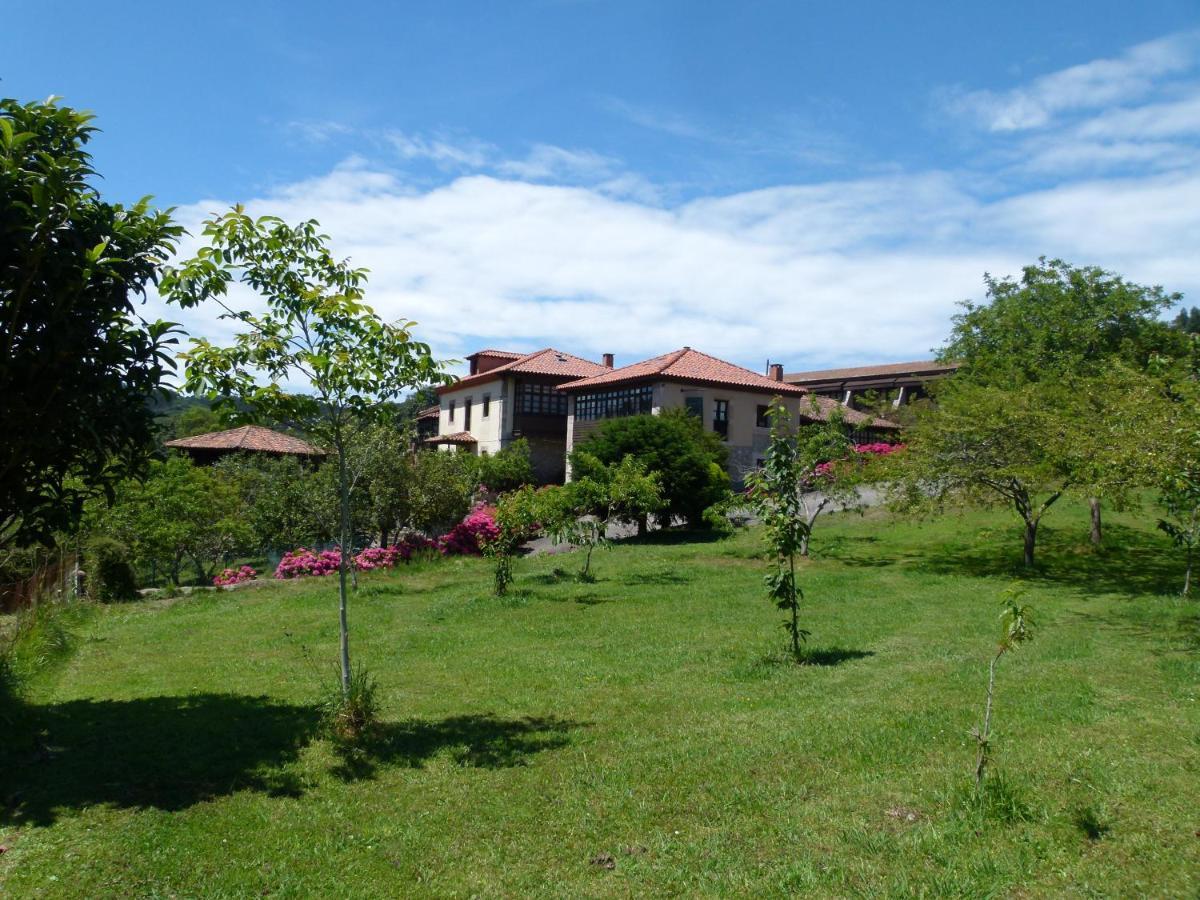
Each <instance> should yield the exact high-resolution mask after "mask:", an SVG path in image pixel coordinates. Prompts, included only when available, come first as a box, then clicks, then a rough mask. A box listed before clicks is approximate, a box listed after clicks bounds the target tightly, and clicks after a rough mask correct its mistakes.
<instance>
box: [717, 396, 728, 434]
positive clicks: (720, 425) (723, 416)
mask: <svg viewBox="0 0 1200 900" xmlns="http://www.w3.org/2000/svg"><path fill="white" fill-rule="evenodd" d="M713 431H715V432H716V433H717V434H719V435H721V437H726V436H727V435H728V434H729V401H728V400H714V401H713Z"/></svg>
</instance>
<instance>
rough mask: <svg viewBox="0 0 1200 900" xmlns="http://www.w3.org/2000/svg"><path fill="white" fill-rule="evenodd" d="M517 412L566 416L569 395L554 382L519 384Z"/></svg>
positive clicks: (531, 414) (527, 414)
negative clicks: (553, 383)
mask: <svg viewBox="0 0 1200 900" xmlns="http://www.w3.org/2000/svg"><path fill="white" fill-rule="evenodd" d="M517 412H518V413H520V414H521V415H526V416H565V415H566V414H567V395H566V394H564V393H563V392H562V391H560V390H558V389H557V388H556V387H555V386H554V385H552V384H530V383H527V382H522V383H521V384H519V385H517Z"/></svg>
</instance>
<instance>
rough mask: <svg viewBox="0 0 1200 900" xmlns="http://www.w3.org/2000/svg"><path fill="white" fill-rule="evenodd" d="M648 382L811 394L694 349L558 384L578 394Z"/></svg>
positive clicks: (757, 391)
mask: <svg viewBox="0 0 1200 900" xmlns="http://www.w3.org/2000/svg"><path fill="white" fill-rule="evenodd" d="M648 380H666V381H680V382H685V383H687V384H703V385H711V386H714V387H730V388H737V389H738V390H743V391H751V392H754V393H759V394H789V395H793V396H795V395H801V394H807V393H808V391H806V390H805V389H804V388H802V387H797V386H796V385H794V384H787V383H785V382H782V381H775V380H774V379H772V378H768V377H767V376H765V375H759V374H758V373H757V372H752V371H750V370H749V369H743V368H742V367H741V366H735V365H734V364H733V363H730V362H726V361H725V360H723V359H717V357H715V356H709V355H708V354H707V353H701V352H700V351H699V350H693V349H692V348H691V347H684V348H682V349H681V350H675V351H674V352H672V353H664V354H663V355H662V356H655V357H653V358H651V359H647V360H643V361H642V362H636V363H632V364H631V365H628V366H622V367H621V368H619V369H606V370H605V371H604V372H603V373H602V374H599V375H594V376H592V377H590V378H582V379H580V380H578V381H572V382H570V383H568V384H563V385H559V390H560V391H567V392H569V393H577V392H579V391H589V390H594V389H600V388H609V387H618V386H620V385H623V384H632V383H634V382H640V381H648Z"/></svg>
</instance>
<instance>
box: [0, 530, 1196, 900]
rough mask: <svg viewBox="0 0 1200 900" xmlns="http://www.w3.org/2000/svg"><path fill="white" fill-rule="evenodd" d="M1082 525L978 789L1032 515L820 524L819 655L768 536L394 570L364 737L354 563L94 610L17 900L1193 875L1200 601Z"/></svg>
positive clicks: (39, 707)
mask: <svg viewBox="0 0 1200 900" xmlns="http://www.w3.org/2000/svg"><path fill="white" fill-rule="evenodd" d="M1084 512H1085V511H1084V510H1082V509H1075V508H1068V509H1063V510H1061V511H1059V510H1056V512H1055V515H1054V517H1053V519H1052V520H1051V521H1050V522H1049V523H1048V525H1049V527H1048V528H1047V529H1046V531H1045V533H1044V537H1043V538H1042V542H1043V548H1042V563H1041V568H1039V570H1038V571H1037V572H1036V573H1034V575H1033V576H1032V577H1029V578H1027V579H1026V587H1027V592H1028V594H1027V602H1029V603H1030V604H1031V605H1032V606H1033V607H1034V608H1035V609H1036V611H1037V613H1038V622H1039V625H1040V630H1039V633H1038V636H1037V638H1036V639H1035V640H1034V641H1033V642H1032V643H1031V644H1030V645H1028V646H1027V647H1024V648H1022V649H1021V651H1020V652H1018V653H1015V654H1012V655H1011V657H1006V658H1005V660H1004V661H1003V663H1002V665H1001V667H1000V670H999V673H998V678H997V699H996V713H995V722H994V725H995V743H994V750H995V752H994V756H993V769H992V771H994V772H995V775H996V777H995V778H994V779H992V780H991V782H990V783H989V788H988V791H987V792H986V794H985V795H984V796H982V797H978V796H976V795H975V794H974V793H973V791H972V790H971V773H972V769H973V763H974V749H973V742H972V740H971V737H970V735H969V730H970V728H971V727H972V725H974V724H976V722H977V721H978V718H979V716H980V714H981V706H982V700H983V691H984V687H985V681H984V679H985V677H986V661H987V657H988V655H989V653H990V652H991V649H992V647H993V644H994V641H995V638H996V629H997V620H996V616H997V614H998V612H999V595H1000V592H1001V590H1002V589H1003V588H1004V587H1006V586H1008V585H1009V584H1010V583H1011V582H1012V579H1013V577H1014V576H1015V575H1018V574H1020V573H1019V572H1018V570H1017V569H1015V568H1014V564H1015V563H1016V562H1017V560H1018V558H1019V552H1020V545H1019V533H1018V531H1017V529H1016V528H1015V526H1014V523H1013V522H1012V521H1010V520H1009V518H1007V517H1005V516H1003V515H1001V514H987V513H971V514H968V515H964V516H952V517H947V518H944V519H940V520H935V521H931V522H920V523H913V522H904V521H893V520H890V519H889V518H887V516H886V515H885V514H883V513H878V512H876V513H871V514H869V515H868V516H867V517H866V518H860V517H857V516H848V517H841V516H839V517H833V518H831V519H830V520H829V523H828V525H826V526H825V527H823V528H822V529H820V530H819V531H818V532H817V535H816V538H815V540H814V554H815V557H814V559H813V560H811V561H810V562H808V563H807V564H805V565H804V567H803V573H802V583H803V585H804V589H805V591H806V600H805V605H804V611H803V625H804V626H805V627H806V628H808V629H810V630H811V631H812V633H813V637H812V639H811V640H810V646H811V649H812V660H811V661H812V663H813V664H811V665H805V666H796V665H794V664H793V663H792V662H791V661H790V660H789V658H788V656H787V653H786V652H785V638H786V635H785V632H784V630H783V629H782V627H780V625H781V622H782V615H783V614H782V613H780V612H779V611H777V610H775V609H774V608H773V607H772V606H771V605H770V603H769V602H768V601H767V600H766V599H765V597H764V589H763V587H762V579H761V576H762V574H763V573H764V570H765V566H764V562H763V560H762V559H761V552H762V547H761V542H760V540H759V537H758V536H757V535H756V534H754V533H753V532H751V533H746V534H741V535H738V536H736V537H734V538H732V539H729V540H724V541H713V540H708V539H699V540H693V539H690V538H689V537H688V536H680V535H668V536H664V537H662V538H659V539H656V540H647V541H645V542H642V543H636V542H635V543H629V544H625V545H622V546H619V547H617V548H615V549H613V550H612V551H609V552H602V553H599V554H597V556H596V558H595V560H594V569H595V573H596V576H597V579H596V581H595V582H594V583H581V582H578V581H575V580H573V579H570V578H563V577H561V576H558V575H556V574H555V569H556V568H563V569H566V570H568V571H570V570H573V567H574V562H575V561H574V560H571V559H568V560H563V559H562V558H559V557H548V558H542V559H531V560H522V561H519V562H518V563H517V567H516V568H517V581H516V583H515V585H514V589H513V592H512V594H511V595H510V596H509V597H507V598H505V600H504V601H502V602H501V601H496V600H494V599H491V598H490V597H489V596H488V591H489V588H490V584H491V578H490V572H489V570H488V568H487V564H486V562H485V561H482V560H465V559H457V560H448V561H445V562H441V563H422V564H420V565H417V566H413V567H409V568H401V569H399V570H397V571H396V572H395V573H390V574H389V573H372V574H370V575H367V576H366V577H364V578H363V579H362V587H361V589H360V591H359V592H358V595H357V596H356V597H355V598H354V599H353V601H352V607H351V624H352V629H353V631H352V642H353V643H352V646H353V650H354V652H355V654H356V659H357V660H359V661H361V662H364V663H366V664H368V665H369V667H370V669H371V671H372V673H373V674H374V676H375V678H376V679H377V680H378V683H379V694H378V697H377V700H378V702H379V704H380V707H381V713H382V716H383V719H384V722H383V725H382V727H381V728H380V729H379V730H378V732H377V733H376V734H374V735H373V737H372V739H371V741H370V743H369V744H368V745H367V746H366V747H365V748H363V749H362V750H361V751H359V752H355V753H349V752H345V751H339V749H338V748H337V747H335V746H334V745H333V744H332V743H331V742H330V741H329V740H327V739H324V738H321V737H320V736H319V721H318V720H319V709H318V703H319V700H320V689H321V683H322V680H323V679H324V678H325V677H326V676H327V675H328V672H325V671H321V672H314V671H313V670H312V667H311V666H310V665H309V663H308V662H307V661H306V654H305V648H307V649H308V651H309V652H311V654H313V655H314V656H315V658H316V659H317V660H320V661H321V663H322V664H324V662H325V661H326V660H328V661H330V663H332V661H333V660H335V659H336V606H335V590H334V585H333V583H332V581H328V580H326V581H308V582H296V583H282V584H267V585H264V586H262V587H251V588H247V589H242V590H237V591H230V592H209V593H205V594H202V595H199V594H198V595H193V596H190V597H186V598H182V599H176V600H173V601H166V600H163V601H151V602H146V603H141V604H124V605H119V606H113V607H109V608H105V609H103V610H100V611H99V612H98V613H97V614H96V615H94V616H92V617H91V618H88V619H86V620H85V621H83V623H82V624H81V626H80V631H79V635H78V640H77V642H76V644H77V646H76V649H75V651H74V653H73V655H72V656H71V657H70V658H69V659H68V660H67V661H66V662H65V663H61V664H58V665H57V666H55V667H54V668H53V670H51V671H49V672H47V673H46V674H44V675H43V676H42V677H40V678H38V679H34V680H33V681H32V682H31V683H30V687H29V691H28V694H27V696H28V703H29V704H30V705H31V707H32V710H31V713H32V714H33V715H34V716H35V717H36V719H37V721H38V722H39V727H40V728H41V729H42V730H43V734H42V739H41V742H40V745H39V747H38V748H37V749H36V750H30V749H29V747H28V746H27V745H25V746H22V747H21V748H20V749H17V748H13V747H10V748H9V750H8V751H7V756H8V758H7V760H0V845H3V846H5V847H7V848H8V850H7V851H6V852H4V853H3V854H0V894H7V895H12V896H29V895H38V896H80V897H85V896H86V897H94V896H112V895H123V896H124V895H129V896H155V897H157V896H197V895H204V896H210V897H234V896H239V897H240V896H248V895H252V894H254V895H270V896H282V897H302V896H312V895H334V896H347V897H378V896H394V895H397V894H401V895H403V894H432V895H438V896H471V895H485V896H495V895H504V896H520V895H531V894H532V895H551V896H563V897H577V896H628V895H631V894H634V895H651V896H661V895H673V894H674V895H697V894H699V895H732V894H754V895H767V896H784V895H792V894H796V893H801V892H804V893H811V894H816V895H821V896H881V895H926V896H939V897H940V896H971V897H978V896H1002V895H1019V896H1058V895H1062V894H1072V895H1083V896H1089V895H1091V896H1195V895H1196V894H1197V891H1198V890H1200V834H1198V831H1197V830H1198V829H1200V818H1198V814H1197V803H1196V800H1197V785H1198V784H1200V701H1198V700H1197V696H1198V694H1200V604H1197V603H1196V602H1194V601H1184V600H1181V599H1180V598H1178V597H1176V596H1173V595H1172V594H1171V592H1172V591H1174V590H1177V584H1176V582H1177V581H1178V580H1179V575H1180V572H1179V566H1178V564H1177V561H1176V560H1175V559H1174V557H1173V555H1172V554H1171V552H1170V550H1169V548H1167V546H1166V544H1165V541H1163V540H1162V539H1161V538H1160V537H1158V536H1156V535H1155V534H1154V533H1153V531H1152V530H1151V529H1149V528H1147V526H1146V524H1145V523H1139V522H1138V521H1136V520H1135V519H1133V518H1131V517H1129V516H1117V515H1114V516H1111V517H1110V518H1111V520H1112V522H1111V523H1110V525H1109V534H1110V536H1111V537H1112V538H1113V546H1112V547H1111V549H1107V550H1105V551H1103V552H1100V553H1096V552H1093V551H1092V550H1091V549H1090V548H1088V547H1087V546H1086V544H1085V540H1086V522H1085V517H1084ZM1118 541H1119V544H1120V546H1121V547H1123V548H1124V549H1118V546H1117V542H1118ZM3 753H4V751H0V754H3Z"/></svg>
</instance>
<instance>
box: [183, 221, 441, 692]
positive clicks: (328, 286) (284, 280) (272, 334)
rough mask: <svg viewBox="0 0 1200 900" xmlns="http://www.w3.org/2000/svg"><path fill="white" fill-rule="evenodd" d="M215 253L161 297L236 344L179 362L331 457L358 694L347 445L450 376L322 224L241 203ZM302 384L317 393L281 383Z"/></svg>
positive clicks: (342, 608)
mask: <svg viewBox="0 0 1200 900" xmlns="http://www.w3.org/2000/svg"><path fill="white" fill-rule="evenodd" d="M204 237H205V238H206V239H207V241H208V244H207V246H204V247H202V248H201V249H200V250H199V252H198V253H197V255H196V256H195V257H194V258H192V259H190V260H186V261H184V262H182V263H181V264H180V265H179V266H178V267H173V268H170V269H168V270H167V271H166V273H165V274H164V276H163V280H162V289H163V293H164V294H165V295H166V296H167V297H169V298H170V299H171V300H172V301H173V302H175V303H178V304H179V305H180V306H183V307H191V306H195V305H197V304H199V303H201V302H204V301H210V300H211V301H214V302H216V303H218V304H220V305H221V307H222V308H223V309H224V312H223V313H222V318H225V319H229V320H231V321H233V322H235V323H237V325H238V326H240V328H241V330H240V331H239V333H238V334H237V335H236V336H235V338H234V343H233V345H232V346H228V347H218V346H216V345H215V344H212V343H211V342H209V341H208V340H206V339H203V338H193V339H192V346H191V348H190V349H189V350H188V351H187V352H186V353H184V354H183V358H184V360H185V362H186V384H187V387H188V389H189V390H192V391H197V392H198V391H207V392H208V393H209V395H210V397H212V398H213V399H214V400H217V401H222V400H224V401H228V400H229V398H238V399H240V400H241V401H242V403H243V404H244V406H245V409H246V410H247V411H248V412H250V413H251V414H258V415H265V416H268V417H270V418H272V419H274V420H277V421H290V422H295V423H297V424H299V425H300V426H301V427H302V428H303V430H304V431H305V432H306V433H308V434H311V435H313V436H314V437H315V438H317V439H318V440H319V441H321V442H323V443H324V444H325V445H326V446H328V447H330V448H331V449H332V451H333V459H332V460H331V464H332V465H334V466H336V472H337V497H338V507H339V513H340V515H339V529H338V531H339V542H340V545H341V562H340V565H339V571H338V624H339V634H340V650H341V653H340V657H341V678H342V693H343V696H344V697H345V698H347V699H348V698H349V696H350V690H351V674H352V673H351V668H350V638H349V623H348V614H347V579H348V576H349V572H350V567H351V565H352V563H351V556H352V554H353V547H352V539H353V531H352V524H351V508H350V499H351V497H350V495H351V489H352V486H353V475H352V472H351V467H350V445H351V443H352V442H353V440H354V439H355V437H356V436H357V435H358V434H359V433H360V432H361V431H362V430H363V429H365V428H366V427H368V426H369V425H371V424H373V423H375V422H378V421H382V420H386V419H388V418H389V417H390V416H391V415H393V414H394V411H395V404H394V401H395V400H396V399H397V398H398V397H400V396H401V395H402V394H404V393H406V392H408V391H411V390H413V389H414V388H417V387H420V386H423V385H426V384H429V383H431V382H440V381H442V380H443V379H444V376H443V373H442V369H443V367H442V365H441V364H439V363H438V362H437V361H435V360H434V358H433V356H432V355H431V353H430V350H429V347H428V346H427V345H426V344H423V343H421V342H419V341H417V340H415V339H414V338H413V335H412V326H413V323H412V322H399V323H389V322H385V321H384V320H383V319H381V318H380V317H379V316H378V315H377V314H376V313H375V311H374V310H373V309H372V308H371V307H369V306H367V305H366V304H365V303H364V302H363V295H364V289H365V285H366V271H365V270H363V269H358V268H353V267H352V266H350V265H349V263H347V262H345V261H342V260H338V259H335V258H334V256H333V253H332V252H331V251H330V249H329V238H328V237H327V236H326V235H323V234H322V233H321V232H320V230H319V226H318V224H317V223H316V222H315V221H311V220H310V221H306V222H301V223H300V224H298V225H294V226H293V225H289V224H287V223H286V222H284V221H282V220H281V219H278V218H276V217H274V216H263V217H261V218H257V219H254V218H251V217H250V216H249V215H247V214H246V212H245V210H244V209H243V208H242V207H240V206H236V207H234V208H233V209H232V210H231V211H230V212H228V213H225V214H224V215H220V216H214V217H213V218H211V219H209V220H207V221H206V222H205V223H204ZM234 282H240V283H241V284H244V285H246V286H248V287H249V288H251V289H252V290H253V291H255V292H256V293H257V294H258V295H259V296H260V297H261V298H262V299H263V301H264V302H265V307H266V308H265V310H264V311H262V312H258V313H254V312H249V311H246V310H236V309H234V308H233V307H231V306H229V304H228V301H227V296H228V290H229V286H230V285H231V284H232V283H234ZM296 381H299V382H306V383H307V384H308V385H309V388H310V391H311V393H301V392H295V391H285V390H284V389H283V388H282V387H281V385H280V382H296Z"/></svg>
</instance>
